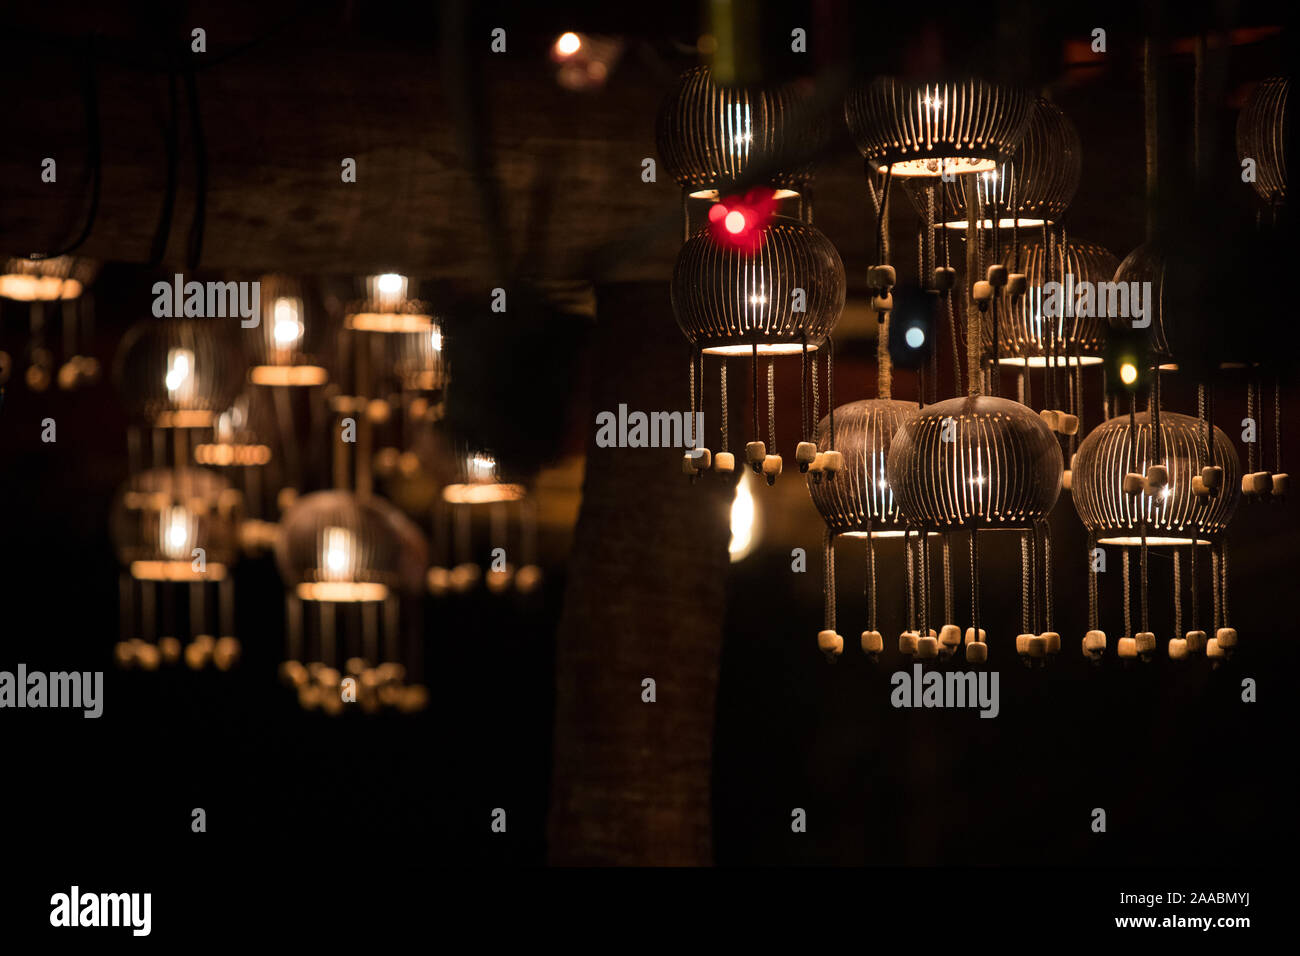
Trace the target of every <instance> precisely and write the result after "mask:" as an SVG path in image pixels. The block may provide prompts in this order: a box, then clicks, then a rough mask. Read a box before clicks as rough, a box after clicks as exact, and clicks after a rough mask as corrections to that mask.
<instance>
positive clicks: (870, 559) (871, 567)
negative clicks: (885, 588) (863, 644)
mask: <svg viewBox="0 0 1300 956" xmlns="http://www.w3.org/2000/svg"><path fill="white" fill-rule="evenodd" d="M867 630H869V631H876V630H879V628H878V627H876V538H875V536H874V535H873V534H872V533H871V519H870V518H868V519H867Z"/></svg>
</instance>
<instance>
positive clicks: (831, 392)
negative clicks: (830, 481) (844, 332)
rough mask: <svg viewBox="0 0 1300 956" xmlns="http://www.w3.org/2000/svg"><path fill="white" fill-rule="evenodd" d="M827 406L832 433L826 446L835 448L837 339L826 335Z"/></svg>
mask: <svg viewBox="0 0 1300 956" xmlns="http://www.w3.org/2000/svg"><path fill="white" fill-rule="evenodd" d="M826 408H827V410H828V411H827V415H828V416H829V417H830V429H831V434H830V437H829V438H828V439H827V442H826V447H827V448H828V449H829V450H830V451H834V450H835V340H834V339H832V338H831V337H830V336H829V335H828V336H826Z"/></svg>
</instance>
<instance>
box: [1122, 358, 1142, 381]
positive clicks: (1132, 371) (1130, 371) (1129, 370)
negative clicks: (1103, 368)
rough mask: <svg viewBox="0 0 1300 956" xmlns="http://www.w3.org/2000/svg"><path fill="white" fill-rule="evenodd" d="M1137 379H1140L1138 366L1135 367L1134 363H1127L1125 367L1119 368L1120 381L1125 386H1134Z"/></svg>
mask: <svg viewBox="0 0 1300 956" xmlns="http://www.w3.org/2000/svg"><path fill="white" fill-rule="evenodd" d="M1137 377H1138V370H1137V366H1136V365H1134V364H1133V363H1132V362H1125V363H1124V364H1123V365H1121V366H1120V367H1119V380H1120V381H1121V382H1123V383H1124V384H1125V385H1132V384H1133V383H1134V382H1136V381H1137Z"/></svg>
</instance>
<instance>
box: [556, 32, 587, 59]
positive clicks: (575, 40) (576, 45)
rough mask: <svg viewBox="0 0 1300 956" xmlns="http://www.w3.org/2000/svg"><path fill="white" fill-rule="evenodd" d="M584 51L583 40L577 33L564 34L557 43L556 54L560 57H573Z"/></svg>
mask: <svg viewBox="0 0 1300 956" xmlns="http://www.w3.org/2000/svg"><path fill="white" fill-rule="evenodd" d="M580 49H582V39H581V38H580V37H579V36H578V34H576V33H564V34H561V35H560V38H559V39H558V40H556V41H555V52H556V53H558V54H560V56H573V54H575V53H577V52H578V51H579V50H580Z"/></svg>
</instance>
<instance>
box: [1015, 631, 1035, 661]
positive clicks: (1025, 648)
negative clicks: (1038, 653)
mask: <svg viewBox="0 0 1300 956" xmlns="http://www.w3.org/2000/svg"><path fill="white" fill-rule="evenodd" d="M1033 637H1034V635H1032V634H1017V635H1016V653H1017V654H1019V655H1020V656H1021V657H1023V656H1025V655H1026V654H1028V653H1029V642H1030V641H1031V640H1033Z"/></svg>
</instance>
